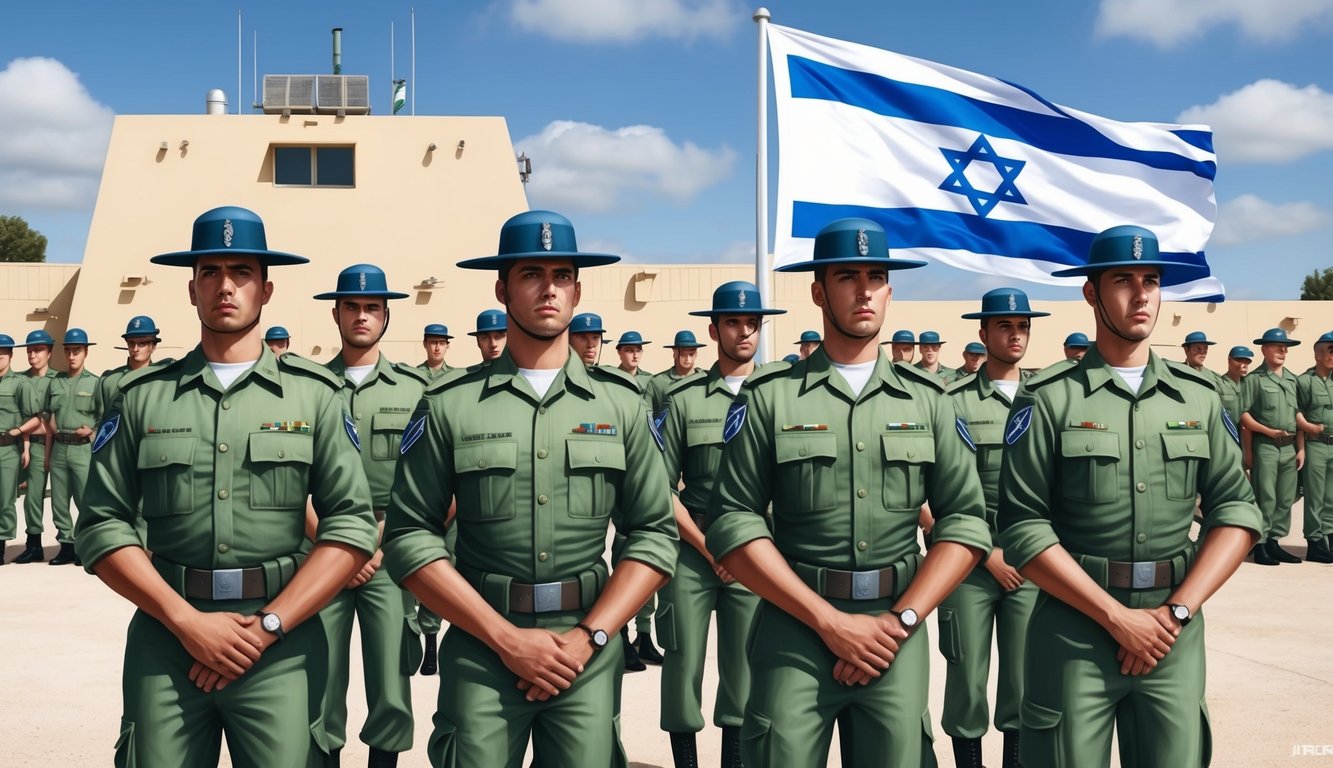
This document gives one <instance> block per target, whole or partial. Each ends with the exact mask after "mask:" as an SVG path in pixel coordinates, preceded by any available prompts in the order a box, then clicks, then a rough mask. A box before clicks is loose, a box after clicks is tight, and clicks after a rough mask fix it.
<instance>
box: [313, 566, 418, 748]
mask: <svg viewBox="0 0 1333 768" xmlns="http://www.w3.org/2000/svg"><path fill="white" fill-rule="evenodd" d="M405 597H406V598H408V599H410V594H408V593H404V591H403V590H402V589H401V588H400V587H399V586H398V585H397V584H395V583H394V582H393V579H392V578H390V577H389V572H388V571H386V570H384V569H382V568H381V569H380V570H379V571H376V572H375V575H374V576H373V577H371V579H370V581H368V582H366V583H365V584H363V585H361V586H360V587H357V588H356V589H344V590H343V591H341V592H339V593H338V595H337V596H336V597H334V598H333V600H331V601H330V602H329V604H328V605H326V606H324V609H323V610H321V611H320V612H319V618H320V621H322V622H323V623H324V632H325V634H326V635H327V636H328V639H329V686H328V692H327V693H326V694H325V700H324V728H325V732H326V733H327V735H328V745H329V748H330V749H338V748H340V747H342V746H343V745H344V744H346V743H347V686H348V683H349V680H348V678H349V676H350V673H349V669H350V664H351V659H350V650H351V642H352V617H353V616H354V615H355V616H356V620H357V624H359V625H360V627H361V663H362V666H363V668H364V670H365V681H366V710H367V712H366V723H365V725H364V726H362V728H361V736H360V737H361V741H362V742H364V743H366V744H369V745H370V746H372V747H375V748H376V749H382V750H384V751H385V752H406V751H407V750H409V749H411V748H412V687H411V678H410V677H409V676H410V675H411V674H412V672H414V671H416V666H411V668H410V669H409V665H412V662H413V661H414V660H415V662H416V665H420V664H421V644H420V641H419V640H417V637H416V635H415V634H414V633H413V632H412V630H411V629H410V628H409V627H408V625H407V613H406V600H405ZM414 649H415V653H414V652H413V650H414Z"/></svg>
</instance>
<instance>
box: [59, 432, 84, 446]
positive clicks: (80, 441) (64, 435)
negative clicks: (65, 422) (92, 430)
mask: <svg viewBox="0 0 1333 768" xmlns="http://www.w3.org/2000/svg"><path fill="white" fill-rule="evenodd" d="M53 437H54V438H55V441H56V442H57V443H64V444H65V445H86V444H87V443H88V442H89V440H88V438H86V437H84V436H83V435H76V434H74V433H73V432H57V433H56V434H55V435H53Z"/></svg>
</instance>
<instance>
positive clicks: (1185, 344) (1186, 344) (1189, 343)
mask: <svg viewBox="0 0 1333 768" xmlns="http://www.w3.org/2000/svg"><path fill="white" fill-rule="evenodd" d="M1195 344H1202V345H1204V346H1205V347H1212V346H1215V345H1216V344H1217V342H1215V341H1186V342H1183V343H1181V345H1180V347H1181V349H1184V348H1185V347H1192V346H1194V345H1195Z"/></svg>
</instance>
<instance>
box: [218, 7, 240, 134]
mask: <svg viewBox="0 0 1333 768" xmlns="http://www.w3.org/2000/svg"><path fill="white" fill-rule="evenodd" d="M244 36H245V35H244V32H242V31H241V9H240V8H237V9H236V114H238V115H239V114H241V77H242V76H243V75H244V71H243V70H242V69H241V54H242V51H243V50H244V47H243V46H242V43H241V41H242V40H243V39H244ZM223 111H224V112H225V111H226V109H223Z"/></svg>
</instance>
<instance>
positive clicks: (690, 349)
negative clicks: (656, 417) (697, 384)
mask: <svg viewBox="0 0 1333 768" xmlns="http://www.w3.org/2000/svg"><path fill="white" fill-rule="evenodd" d="M706 346H708V345H707V344H704V343H702V342H700V341H697V340H696V339H695V338H694V331H677V332H676V338H675V339H674V340H672V342H671V343H670V344H668V345H667V349H669V350H671V367H670V368H668V369H666V370H665V371H662V372H661V373H659V374H657V375H656V376H654V377H653V379H652V381H650V382H649V383H648V388H647V390H646V391H647V392H648V398H649V402H650V403H651V404H652V409H653V413H654V414H658V413H661V412H662V409H663V408H665V407H666V393H667V390H668V389H670V388H671V386H672V385H673V384H675V383H676V382H678V381H680V380H681V379H683V378H685V377H686V376H693V375H694V374H696V373H701V372H702V371H703V369H701V368H699V367H697V366H695V364H694V363H695V361H696V360H698V359H699V349H700V348H701V347H706Z"/></svg>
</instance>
